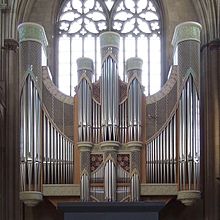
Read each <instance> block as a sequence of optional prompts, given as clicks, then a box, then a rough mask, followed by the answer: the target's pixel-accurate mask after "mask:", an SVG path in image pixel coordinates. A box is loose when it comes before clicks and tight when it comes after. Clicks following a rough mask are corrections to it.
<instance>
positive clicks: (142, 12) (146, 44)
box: [57, 0, 161, 95]
mask: <svg viewBox="0 0 220 220" xmlns="http://www.w3.org/2000/svg"><path fill="white" fill-rule="evenodd" d="M156 6H157V5H156V4H155V0H116V1H113V0H105V1H104V0H66V1H65V2H64V4H63V6H62V7H61V10H60V13H59V16H58V19H57V33H58V86H59V89H60V90H61V91H62V92H63V93H65V94H67V95H74V93H75V92H74V87H75V86H76V84H77V66H76V60H77V58H79V57H81V56H85V57H89V58H92V59H93V61H94V72H95V74H94V79H93V80H94V81H96V80H98V79H99V76H100V72H101V60H100V59H101V58H100V46H99V35H100V33H102V32H105V31H115V32H118V33H119V34H120V36H121V42H120V50H119V75H120V78H121V80H123V81H126V80H127V79H126V74H125V61H126V60H127V59H128V58H130V57H135V56H138V57H140V58H142V59H143V72H142V84H143V85H144V87H145V94H146V95H150V94H153V93H155V92H157V91H158V90H159V89H160V82H161V79H160V77H161V76H160V75H161V18H160V13H159V12H160V11H159V8H158V7H156Z"/></svg>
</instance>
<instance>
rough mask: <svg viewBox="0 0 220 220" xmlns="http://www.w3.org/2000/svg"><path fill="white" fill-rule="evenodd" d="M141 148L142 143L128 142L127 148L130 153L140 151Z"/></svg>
mask: <svg viewBox="0 0 220 220" xmlns="http://www.w3.org/2000/svg"><path fill="white" fill-rule="evenodd" d="M142 147H143V143H142V142H140V141H130V142H128V143H127V148H128V149H129V150H130V151H141V148H142Z"/></svg>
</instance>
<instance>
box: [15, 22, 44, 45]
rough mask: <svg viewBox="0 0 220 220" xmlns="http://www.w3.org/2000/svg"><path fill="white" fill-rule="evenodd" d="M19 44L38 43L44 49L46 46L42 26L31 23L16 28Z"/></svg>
mask: <svg viewBox="0 0 220 220" xmlns="http://www.w3.org/2000/svg"><path fill="white" fill-rule="evenodd" d="M18 33H19V43H21V42H23V41H36V42H38V43H40V44H41V45H42V46H43V48H44V49H46V47H47V45H48V41H47V37H46V34H45V31H44V28H43V26H41V25H39V24H37V23H33V22H24V23H22V24H20V25H19V26H18Z"/></svg>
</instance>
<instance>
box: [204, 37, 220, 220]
mask: <svg viewBox="0 0 220 220" xmlns="http://www.w3.org/2000/svg"><path fill="white" fill-rule="evenodd" d="M201 58H202V59H201V61H202V66H201V70H202V71H201V147H202V155H203V156H202V161H203V162H202V167H203V178H202V179H203V185H202V187H203V191H204V208H205V216H204V217H205V219H206V220H218V219H219V218H220V206H219V204H220V86H219V82H220V73H219V69H220V40H219V39H218V40H212V41H210V42H209V43H208V44H206V45H204V46H203V47H202V51H201Z"/></svg>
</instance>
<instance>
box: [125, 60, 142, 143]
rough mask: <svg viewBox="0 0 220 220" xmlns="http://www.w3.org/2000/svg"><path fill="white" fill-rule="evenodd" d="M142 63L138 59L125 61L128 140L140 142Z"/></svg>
mask: <svg viewBox="0 0 220 220" xmlns="http://www.w3.org/2000/svg"><path fill="white" fill-rule="evenodd" d="M142 64H143V61H142V60H141V59H140V58H137V57H135V58H130V59H128V60H127V63H126V69H127V75H128V80H129V82H128V130H129V131H128V140H129V141H140V140H141V120H142V118H141V111H142V94H143V92H142V86H141V70H142Z"/></svg>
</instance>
